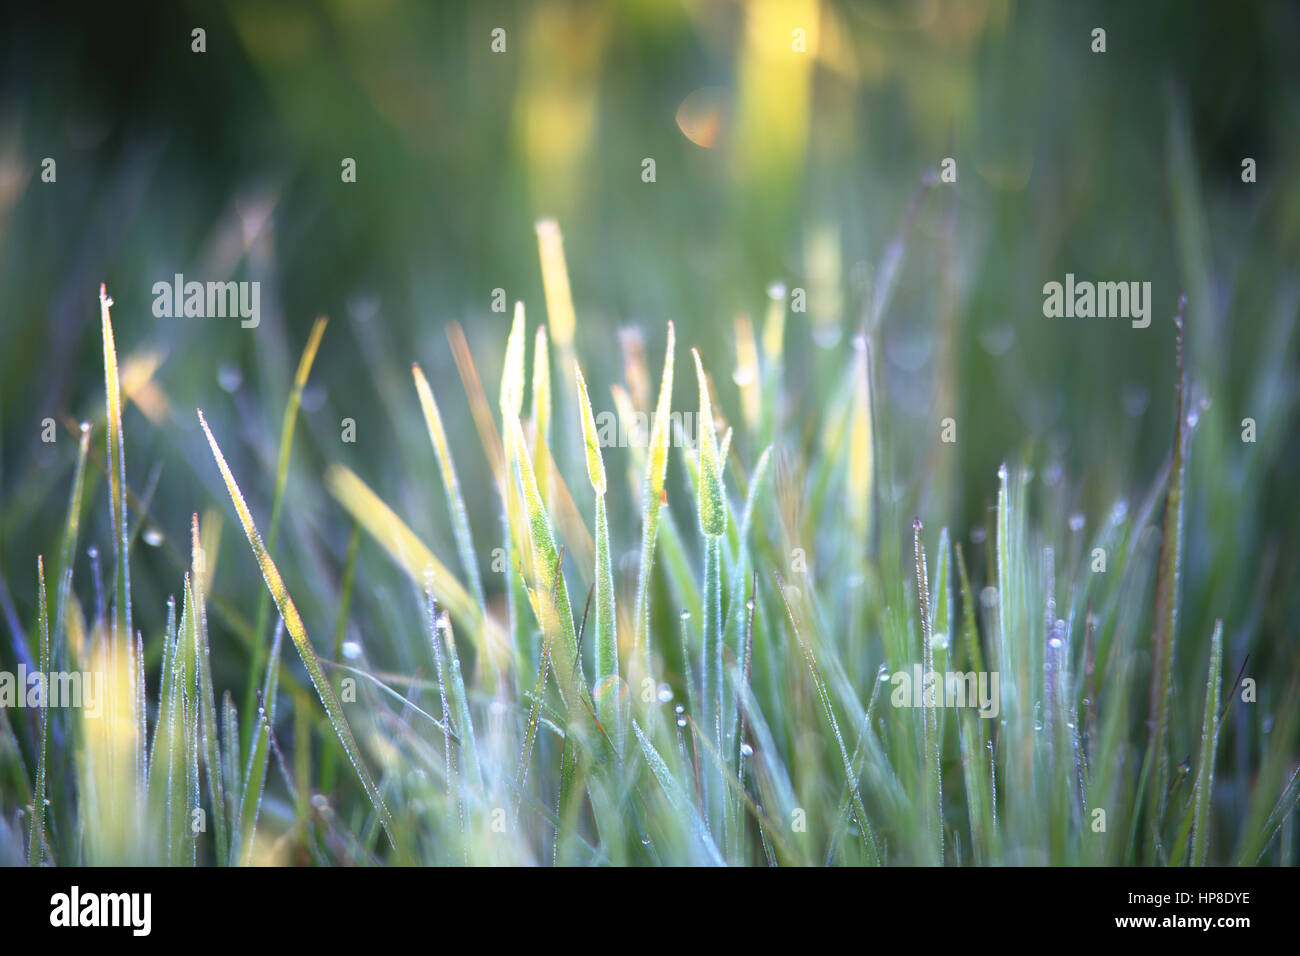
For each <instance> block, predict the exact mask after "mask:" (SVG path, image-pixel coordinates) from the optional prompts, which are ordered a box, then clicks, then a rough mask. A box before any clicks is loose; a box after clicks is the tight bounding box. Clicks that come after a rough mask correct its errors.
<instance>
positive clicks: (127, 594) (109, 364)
mask: <svg viewBox="0 0 1300 956" xmlns="http://www.w3.org/2000/svg"><path fill="white" fill-rule="evenodd" d="M112 305H113V300H112V299H111V298H109V296H108V290H107V288H106V287H105V286H104V285H102V284H101V285H100V287H99V314H100V320H101V324H102V331H103V338H104V388H105V393H106V403H105V408H106V410H107V421H108V483H109V484H108V487H109V496H108V501H109V521H110V524H111V526H112V528H113V556H114V558H115V559H116V562H117V570H116V572H115V575H114V581H115V585H114V595H115V597H114V603H113V637H114V642H116V641H117V640H118V639H119V638H121V639H123V640H125V639H127V638H123V637H122V635H127V636H128V637H129V635H130V634H131V633H132V632H131V568H130V545H129V540H130V539H129V538H128V537H127V520H126V494H125V490H124V489H125V488H126V445H125V442H124V440H123V437H122V392H121V384H120V382H119V381H118V376H117V346H116V344H115V343H114V341H113V320H112V318H110V316H109V309H110V308H111V307H112Z"/></svg>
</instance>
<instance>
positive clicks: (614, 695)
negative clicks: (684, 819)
mask: <svg viewBox="0 0 1300 956" xmlns="http://www.w3.org/2000/svg"><path fill="white" fill-rule="evenodd" d="M573 373H574V376H575V379H576V381H577V385H578V403H579V406H580V408H581V412H582V434H583V440H584V443H585V445H586V449H587V477H588V478H590V479H591V488H592V490H593V491H594V492H595V493H596V640H595V644H596V676H595V681H596V687H597V689H598V690H597V691H596V692H595V693H593V697H595V699H596V708H597V709H596V714H597V716H598V717H599V719H600V722H601V724H603V725H604V726H605V727H606V729H607V730H608V731H609V733H610V735H611V736H612V738H613V739H614V740H615V741H616V743H617V745H618V749H619V751H620V752H621V751H622V749H623V729H622V721H621V717H622V713H621V712H622V700H621V686H620V681H619V669H618V618H617V617H616V616H615V608H614V568H613V562H612V560H611V558H610V545H609V521H608V518H607V517H606V514H605V463H604V461H603V460H602V459H601V455H600V438H599V436H598V435H597V433H596V419H595V416H594V415H593V414H592V412H591V396H590V395H589V394H588V392H587V383H586V381H585V380H584V379H583V377H582V369H581V368H579V367H578V365H577V363H574V366H573Z"/></svg>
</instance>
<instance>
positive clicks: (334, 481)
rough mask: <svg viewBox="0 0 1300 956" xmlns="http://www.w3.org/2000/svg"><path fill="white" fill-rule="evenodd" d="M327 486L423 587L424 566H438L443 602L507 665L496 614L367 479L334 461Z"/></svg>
mask: <svg viewBox="0 0 1300 956" xmlns="http://www.w3.org/2000/svg"><path fill="white" fill-rule="evenodd" d="M325 486H326V487H327V488H328V489H329V491H330V494H332V495H333V496H334V497H335V498H336V499H337V500H338V502H339V503H340V504H341V505H343V507H344V508H346V509H347V511H348V513H349V514H351V515H352V517H353V518H354V519H355V520H356V521H357V522H358V523H360V525H361V526H362V527H363V528H365V529H366V531H367V532H369V533H370V536H371V537H373V538H374V539H375V540H376V541H378V542H379V543H380V544H381V545H383V546H384V550H386V551H387V552H388V553H389V555H390V556H391V557H392V559H393V560H394V561H395V562H396V563H397V565H398V567H400V568H402V569H403V570H404V571H406V573H407V575H408V576H409V577H410V579H411V580H412V581H414V582H415V583H417V584H418V585H419V586H420V587H421V588H423V587H424V578H425V571H426V570H427V569H428V568H433V571H434V578H433V589H434V595H435V596H436V597H437V598H438V603H439V604H440V605H441V606H442V607H444V608H446V609H447V610H448V611H450V612H451V614H452V616H453V617H455V618H456V619H457V620H458V621H460V622H461V624H462V626H464V627H465V629H466V631H467V632H468V633H469V635H470V636H471V637H472V638H473V639H474V643H475V646H476V647H477V648H478V650H479V653H480V654H484V655H486V656H487V660H488V661H491V662H493V663H494V664H495V666H497V667H501V666H504V664H505V662H506V660H507V659H508V655H509V648H508V646H507V645H506V643H505V637H504V635H503V634H502V632H501V628H500V626H499V625H498V624H497V622H496V621H495V620H494V619H493V618H491V617H489V616H486V615H484V613H483V611H482V609H481V608H480V607H479V606H478V605H477V604H476V603H475V601H474V599H473V598H471V597H470V596H469V593H468V592H467V591H466V590H465V588H464V586H463V585H461V583H460V582H459V581H457V580H456V577H455V576H454V575H453V574H452V573H451V572H450V571H449V570H448V569H447V567H446V566H445V565H444V564H443V563H442V562H441V561H439V560H438V559H437V558H436V557H434V554H433V552H432V551H430V550H429V548H428V546H427V545H425V544H424V542H423V541H421V540H420V539H419V538H418V537H416V535H415V532H413V531H412V530H411V529H410V528H409V527H407V525H406V523H405V522H403V521H402V519H401V518H399V517H397V515H396V514H395V513H394V512H393V510H392V509H391V508H389V507H388V505H386V504H385V503H384V502H383V500H382V499H381V498H380V497H379V496H378V495H376V494H375V493H374V492H373V491H371V490H370V488H369V486H368V485H366V483H365V482H364V481H362V480H361V479H360V478H358V477H357V476H356V475H355V474H353V473H352V472H351V471H350V470H349V469H348V468H346V467H344V466H343V465H331V466H330V467H329V468H328V469H326V471H325Z"/></svg>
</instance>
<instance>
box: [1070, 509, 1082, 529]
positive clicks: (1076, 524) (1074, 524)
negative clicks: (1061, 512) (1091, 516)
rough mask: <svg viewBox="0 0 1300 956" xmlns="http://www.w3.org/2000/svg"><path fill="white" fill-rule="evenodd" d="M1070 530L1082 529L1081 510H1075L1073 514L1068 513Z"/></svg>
mask: <svg viewBox="0 0 1300 956" xmlns="http://www.w3.org/2000/svg"><path fill="white" fill-rule="evenodd" d="M1070 530H1071V531H1082V530H1083V514H1082V513H1081V512H1078V511H1076V512H1075V513H1074V514H1072V515H1070Z"/></svg>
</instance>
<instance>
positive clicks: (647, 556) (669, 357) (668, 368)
mask: <svg viewBox="0 0 1300 956" xmlns="http://www.w3.org/2000/svg"><path fill="white" fill-rule="evenodd" d="M675 345H676V338H675V336H674V333H673V324H672V322H669V323H668V344H667V346H666V347H665V350H664V371H663V377H662V379H661V381H660V383H659V398H658V401H657V402H656V404H655V411H654V421H653V423H652V425H651V428H650V444H649V448H648V449H647V455H646V470H645V479H644V482H643V484H642V490H641V564H640V574H639V577H638V580H637V589H636V631H635V636H634V640H633V649H632V657H633V660H634V661H636V663H637V665H638V666H639V669H640V672H639V673H637V672H635V671H634V672H632V674H631V681H632V683H633V685H636V684H638V683H639V682H640V681H641V680H642V679H643V678H644V677H646V676H649V675H650V674H651V673H653V671H652V670H651V648H650V604H649V599H650V571H651V569H652V568H653V566H654V555H655V536H656V533H657V532H658V529H659V509H660V507H661V505H662V503H663V498H664V476H665V474H666V473H667V471H668V437H669V435H668V415H669V410H670V408H671V406H672V396H673V349H674V347H675Z"/></svg>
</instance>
